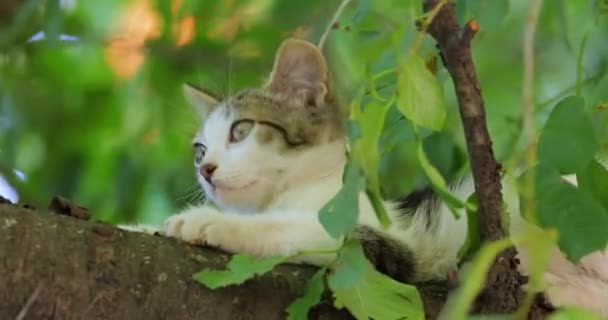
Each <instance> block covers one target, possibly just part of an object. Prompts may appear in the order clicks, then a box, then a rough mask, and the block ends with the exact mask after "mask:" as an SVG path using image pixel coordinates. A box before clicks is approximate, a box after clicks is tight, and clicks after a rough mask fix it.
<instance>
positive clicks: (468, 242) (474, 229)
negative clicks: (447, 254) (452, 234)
mask: <svg viewBox="0 0 608 320" xmlns="http://www.w3.org/2000/svg"><path fill="white" fill-rule="evenodd" d="M467 203H470V204H471V206H475V207H477V196H476V195H475V193H474V192H473V194H471V195H470V196H469V199H467ZM466 212H467V238H466V239H465V241H464V243H463V245H462V247H460V250H458V257H459V258H460V259H461V260H462V259H468V258H469V257H471V256H472V255H473V254H474V253H475V252H477V250H479V247H480V246H481V234H480V231H479V217H478V216H477V212H478V211H477V210H470V209H469V208H467V209H466Z"/></svg>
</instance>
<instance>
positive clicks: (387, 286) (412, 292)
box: [328, 242, 424, 320]
mask: <svg viewBox="0 0 608 320" xmlns="http://www.w3.org/2000/svg"><path fill="white" fill-rule="evenodd" d="M357 247H358V248H357ZM347 248H348V249H347V251H350V253H351V254H350V256H349V259H348V260H347V259H343V260H342V264H343V265H342V267H340V266H338V267H337V268H336V269H335V270H334V272H333V273H332V274H331V275H330V277H329V280H328V284H329V287H330V288H331V290H332V291H333V294H334V298H335V305H336V307H338V308H343V307H346V308H347V309H348V311H350V313H351V314H352V315H353V316H355V317H356V318H357V319H360V320H363V319H365V320H367V319H370V318H371V319H424V310H423V307H422V300H421V299H420V296H419V295H418V291H417V290H416V287H414V286H411V285H407V284H403V283H400V282H397V281H395V280H393V279H391V278H389V277H387V276H385V275H383V274H381V273H379V272H378V271H376V270H375V269H374V268H373V266H372V265H371V264H370V263H369V262H368V261H367V260H366V259H365V257H364V256H363V249H361V247H360V245H359V244H358V243H357V242H352V243H351V245H350V246H349V247H347Z"/></svg>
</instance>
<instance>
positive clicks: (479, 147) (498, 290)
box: [423, 0, 523, 313]
mask: <svg viewBox="0 0 608 320" xmlns="http://www.w3.org/2000/svg"><path fill="white" fill-rule="evenodd" d="M440 2H441V1H440V0H424V1H423V4H424V10H425V12H428V11H430V10H432V9H433V8H435V6H437V5H438V4H439V3H440ZM477 28H478V26H477V24H476V22H474V21H472V22H470V23H468V24H467V25H465V26H464V27H462V28H461V27H460V26H459V25H458V22H457V20H456V14H455V9H454V4H453V3H452V2H448V3H447V4H445V5H444V6H443V7H442V8H441V10H440V11H439V12H438V14H437V15H436V17H435V18H434V19H433V21H432V22H431V24H430V25H429V28H428V32H429V33H430V34H431V35H432V36H433V38H435V40H436V41H437V44H438V46H439V49H440V50H441V53H442V55H443V58H444V62H445V64H446V67H447V69H448V71H449V73H450V75H451V77H452V80H453V81H454V87H455V90H456V96H457V99H458V105H459V109H460V116H461V120H462V123H463V127H464V133H465V138H466V141H467V149H468V153H469V159H470V162H471V169H472V172H473V178H474V180H475V192H476V194H477V199H478V203H479V210H480V211H479V213H480V214H479V219H480V221H479V222H480V231H481V237H482V240H483V241H493V240H498V239H501V238H503V237H504V236H505V233H504V231H503V229H502V226H501V212H502V192H501V182H500V165H499V164H498V163H497V162H496V159H495V158H494V153H493V151H492V141H491V140H490V135H489V133H488V128H487V126H486V115H485V107H484V102H483V97H482V95H481V87H480V85H479V80H478V79H477V75H476V72H475V66H474V64H473V59H472V56H471V40H472V39H473V36H474V35H475V32H476V31H477ZM516 254H517V252H516V250H515V249H508V250H505V251H504V252H502V253H500V254H499V256H498V257H497V259H496V260H495V261H494V264H493V265H492V267H491V269H490V271H489V272H488V277H487V280H486V287H485V288H484V290H483V291H482V292H481V294H480V295H479V297H478V299H477V302H476V304H475V306H474V307H473V312H476V313H504V312H512V311H514V310H515V309H516V308H517V307H518V305H519V303H520V300H521V298H522V297H523V295H522V290H521V285H522V284H523V279H522V277H521V276H520V275H519V273H518V271H517V263H518V262H517V259H516Z"/></svg>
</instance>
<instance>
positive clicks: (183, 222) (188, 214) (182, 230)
mask: <svg viewBox="0 0 608 320" xmlns="http://www.w3.org/2000/svg"><path fill="white" fill-rule="evenodd" d="M226 223H228V217H227V216H226V215H225V214H222V213H221V212H219V211H217V210H216V209H214V208H212V207H198V208H192V209H189V210H187V211H185V212H182V213H179V214H176V215H173V216H171V217H169V218H168V219H167V220H166V221H165V224H164V228H163V229H164V233H165V235H166V236H169V237H173V238H177V239H180V240H184V241H186V242H188V243H191V244H198V245H201V244H210V245H214V244H213V243H210V242H212V241H210V240H212V239H210V237H209V235H213V234H214V232H213V229H217V227H218V225H225V224H226Z"/></svg>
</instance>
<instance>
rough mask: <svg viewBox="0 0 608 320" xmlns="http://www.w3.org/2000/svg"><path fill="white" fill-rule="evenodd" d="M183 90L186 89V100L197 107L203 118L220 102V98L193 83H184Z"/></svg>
mask: <svg viewBox="0 0 608 320" xmlns="http://www.w3.org/2000/svg"><path fill="white" fill-rule="evenodd" d="M182 90H183V91H184V97H185V98H186V100H187V101H188V102H189V103H190V104H191V105H192V106H193V107H194V108H195V109H196V111H197V112H198V114H199V115H200V116H201V118H203V119H205V118H206V117H207V115H209V113H211V111H213V109H214V108H215V107H216V106H217V105H218V104H219V103H220V102H219V100H218V99H217V98H215V97H213V96H212V95H211V94H209V93H206V92H204V91H203V90H201V89H199V88H197V87H195V86H193V85H191V84H188V83H184V84H183V85H182Z"/></svg>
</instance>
